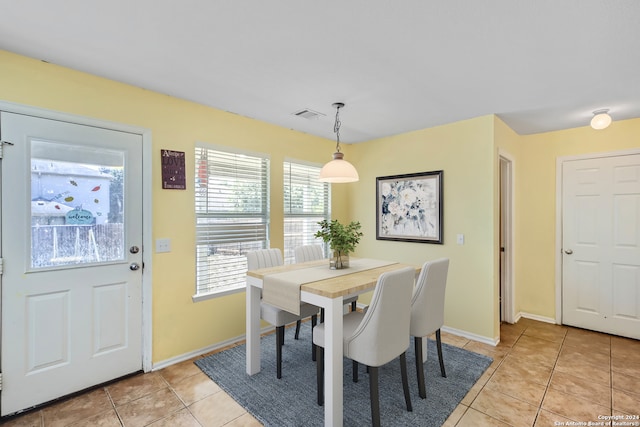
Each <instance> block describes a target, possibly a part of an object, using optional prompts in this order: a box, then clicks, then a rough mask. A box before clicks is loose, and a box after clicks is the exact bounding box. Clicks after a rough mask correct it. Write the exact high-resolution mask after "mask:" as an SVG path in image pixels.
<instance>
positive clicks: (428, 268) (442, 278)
mask: <svg viewBox="0 0 640 427" xmlns="http://www.w3.org/2000/svg"><path fill="white" fill-rule="evenodd" d="M448 271H449V259H448V258H441V259H437V260H435V261H427V262H425V263H424V265H423V266H422V270H421V271H420V275H419V276H418V280H417V281H416V287H415V289H414V291H413V297H412V299H411V328H410V334H411V336H412V337H414V344H415V350H416V373H417V375H418V391H419V393H420V397H421V398H423V399H425V398H426V397H427V393H426V389H425V385H424V360H423V355H422V338H423V337H427V336H429V335H431V334H432V333H434V332H435V333H436V344H437V347H438V359H439V361H440V374H441V375H442V376H443V377H446V376H447V374H446V372H445V370H444V360H443V358H442V340H441V337H440V328H441V327H442V325H444V294H445V288H446V286H447V273H448Z"/></svg>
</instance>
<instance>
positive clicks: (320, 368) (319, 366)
mask: <svg viewBox="0 0 640 427" xmlns="http://www.w3.org/2000/svg"><path fill="white" fill-rule="evenodd" d="M316 352H317V356H316V359H317V360H318V361H317V363H316V383H317V384H316V389H317V391H318V406H322V405H324V348H323V347H320V346H316Z"/></svg>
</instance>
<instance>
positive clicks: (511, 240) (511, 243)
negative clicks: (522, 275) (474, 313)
mask: <svg viewBox="0 0 640 427" xmlns="http://www.w3.org/2000/svg"><path fill="white" fill-rule="evenodd" d="M502 159H504V160H506V161H507V162H508V164H507V169H508V175H509V176H508V177H507V183H506V185H507V187H508V188H507V190H506V192H507V193H508V194H507V197H508V200H507V204H508V206H507V209H508V211H509V212H508V214H507V216H508V219H507V224H506V227H505V228H506V229H507V230H506V231H507V232H506V234H507V236H505V239H506V242H505V246H506V249H505V255H504V256H505V259H506V263H505V264H506V267H505V268H506V270H507V271H506V272H505V281H506V283H504V288H503V295H502V304H503V305H504V307H505V309H504V314H505V315H504V318H503V319H502V320H503V321H505V322H507V323H514V322H515V320H514V317H515V301H516V285H515V284H516V279H515V272H516V268H515V259H516V249H515V240H516V239H515V226H514V218H516V203H515V191H514V189H515V188H516V173H515V169H516V161H515V159H514V158H513V157H512V156H511V154H509V153H508V152H506V151H504V150H503V149H498V162H501V161H502ZM499 168H500V170H502V166H501V165H499ZM500 191H502V183H500Z"/></svg>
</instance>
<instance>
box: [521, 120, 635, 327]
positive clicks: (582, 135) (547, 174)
mask: <svg viewBox="0 0 640 427" xmlns="http://www.w3.org/2000/svg"><path fill="white" fill-rule="evenodd" d="M614 120H615V118H614ZM639 135H640V119H632V120H624V121H614V122H613V123H612V124H611V126H610V127H609V128H607V129H604V130H600V131H596V130H593V129H591V128H590V127H589V126H584V127H580V128H574V129H567V130H563V131H557V132H548V133H541V134H536V135H529V136H522V137H520V147H519V148H520V152H519V157H518V158H519V160H518V163H517V184H516V186H517V188H516V192H517V194H516V199H517V206H516V211H517V212H516V215H517V218H516V236H517V241H516V242H517V243H516V252H517V256H516V275H517V279H516V287H517V288H516V306H517V311H520V312H524V313H530V314H536V315H539V316H544V317H548V318H552V319H553V318H555V316H556V311H555V303H556V301H555V286H556V283H555V269H556V264H555V241H556V233H555V228H556V161H557V160H556V159H557V158H559V157H563V156H575V155H582V154H587V153H601V152H614V151H619V150H629V149H636V150H637V149H640V137H639Z"/></svg>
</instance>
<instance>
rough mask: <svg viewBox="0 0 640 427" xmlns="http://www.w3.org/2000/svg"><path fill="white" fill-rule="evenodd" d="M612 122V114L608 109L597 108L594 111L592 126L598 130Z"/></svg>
mask: <svg viewBox="0 0 640 427" xmlns="http://www.w3.org/2000/svg"><path fill="white" fill-rule="evenodd" d="M610 124H611V116H610V115H609V110H608V109H606V108H605V109H602V110H596V111H594V112H593V118H592V119H591V127H592V128H594V129H597V130H600V129H606V128H607V127H608V126H609V125H610Z"/></svg>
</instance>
